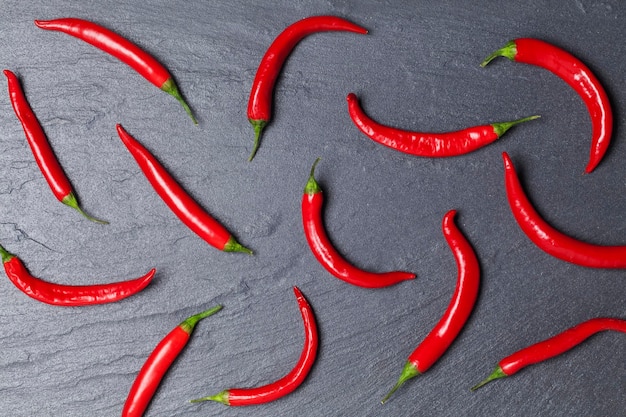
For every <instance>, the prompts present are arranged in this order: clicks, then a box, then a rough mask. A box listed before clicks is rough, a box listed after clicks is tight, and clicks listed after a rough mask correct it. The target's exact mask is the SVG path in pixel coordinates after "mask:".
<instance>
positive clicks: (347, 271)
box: [302, 158, 415, 288]
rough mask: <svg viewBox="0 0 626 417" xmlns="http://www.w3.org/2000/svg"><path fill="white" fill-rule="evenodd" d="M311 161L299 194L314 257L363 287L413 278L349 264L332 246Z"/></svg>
mask: <svg viewBox="0 0 626 417" xmlns="http://www.w3.org/2000/svg"><path fill="white" fill-rule="evenodd" d="M319 160H320V159H319V158H318V159H316V160H315V163H314V164H313V167H311V173H310V175H309V180H308V181H307V183H306V186H305V187H304V194H303V195H302V223H303V226H304V235H305V237H306V240H307V243H308V244H309V247H310V248H311V251H312V252H313V255H314V256H315V259H317V260H318V262H319V263H320V264H321V265H322V266H323V267H324V268H325V269H326V270H327V271H328V272H330V273H331V275H333V276H334V277H336V278H339V279H340V280H342V281H345V282H347V283H349V284H352V285H356V286H359V287H365V288H381V287H387V286H390V285H394V284H397V283H399V282H402V281H406V280H410V279H414V278H415V274H414V273H412V272H404V271H392V272H380V273H377V272H370V271H365V270H363V269H360V268H357V267H356V266H354V265H352V264H350V263H349V262H348V261H347V260H346V259H345V258H344V257H343V256H342V255H341V254H340V253H339V252H338V251H337V250H336V249H335V247H334V246H333V244H332V243H331V242H330V239H329V238H328V235H327V234H326V230H325V228H324V221H323V219H322V205H323V203H324V195H323V193H322V188H321V187H320V186H319V184H318V183H317V181H316V180H315V177H314V172H315V167H316V165H317V163H318V162H319Z"/></svg>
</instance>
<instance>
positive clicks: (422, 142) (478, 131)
mask: <svg viewBox="0 0 626 417" xmlns="http://www.w3.org/2000/svg"><path fill="white" fill-rule="evenodd" d="M346 100H347V101H348V113H349V114H350V118H351V119H352V122H354V124H355V125H356V127H358V128H359V130H360V131H361V132H363V133H364V134H365V135H366V136H368V137H369V138H370V139H372V140H374V141H375V142H378V143H380V144H381V145H385V146H387V147H389V148H391V149H395V150H397V151H400V152H404V153H406V154H409V155H414V156H424V157H437V158H441V157H450V156H457V155H463V154H466V153H469V152H473V151H475V150H477V149H480V148H482V147H484V146H487V145H488V144H490V143H492V142H494V141H495V140H497V139H498V138H500V137H501V136H502V135H503V134H504V133H505V132H506V131H507V130H509V129H510V128H511V127H513V126H515V125H517V124H519V123H523V122H527V121H529V120H534V119H537V118H538V117H539V116H530V117H525V118H523V119H518V120H514V121H510V122H500V123H492V124H488V125H483V126H474V127H470V128H467V129H463V130H459V131H454V132H444V133H425V132H413V131H409V130H402V129H398V128H395V127H390V126H385V125H382V124H380V123H378V122H376V121H374V120H372V119H371V118H370V117H369V116H368V115H367V114H366V113H365V112H364V111H363V109H362V108H361V106H360V104H359V99H358V98H357V96H356V95H355V94H354V93H350V94H348V96H347V97H346Z"/></svg>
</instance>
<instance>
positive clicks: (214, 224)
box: [117, 124, 252, 254]
mask: <svg viewBox="0 0 626 417" xmlns="http://www.w3.org/2000/svg"><path fill="white" fill-rule="evenodd" d="M117 133H118V135H119V137H120V139H122V142H123V143H124V145H126V148H127V149H128V150H129V152H130V153H131V155H132V156H133V158H135V160H136V161H137V164H138V165H139V168H140V169H141V170H142V172H143V173H144V174H145V175H146V178H147V179H148V181H149V182H150V184H152V187H153V188H154V190H155V191H156V192H157V194H158V195H159V196H160V197H161V198H162V199H163V201H164V202H165V203H166V204H167V206H168V207H169V208H170V209H171V210H172V211H173V212H174V214H175V215H176V216H177V217H178V218H179V219H180V220H181V221H182V222H183V223H184V224H185V225H186V226H187V227H189V228H190V229H191V230H192V231H193V232H195V233H196V234H197V235H198V236H200V237H201V238H202V239H204V241H205V242H207V243H208V244H210V245H211V246H213V247H215V248H217V249H219V250H221V251H224V252H244V253H248V254H252V251H251V250H250V249H248V248H246V247H244V246H243V245H241V244H240V243H239V242H237V240H235V238H234V237H233V236H232V235H231V233H230V232H229V231H228V230H226V228H225V227H224V226H222V225H221V224H220V223H219V222H218V221H217V220H215V219H214V218H213V217H212V216H211V215H210V214H209V213H207V212H206V211H205V210H204V209H203V208H202V207H201V206H200V205H199V204H198V203H197V202H196V201H195V200H194V199H193V198H192V197H191V196H190V195H189V194H187V192H186V191H185V190H184V189H183V188H182V187H181V186H180V185H179V184H178V182H176V180H175V179H174V178H173V177H172V176H171V175H170V174H169V173H168V172H167V170H166V169H165V168H164V167H163V165H161V164H160V163H159V161H158V160H157V159H156V158H155V157H154V155H152V154H151V153H150V152H149V151H148V150H147V149H146V148H145V147H144V146H143V145H142V144H141V143H139V142H138V141H137V140H136V139H135V138H133V137H132V136H131V135H130V134H129V133H128V132H127V131H126V130H124V128H123V127H122V126H121V125H119V124H118V125H117Z"/></svg>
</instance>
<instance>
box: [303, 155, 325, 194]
mask: <svg viewBox="0 0 626 417" xmlns="http://www.w3.org/2000/svg"><path fill="white" fill-rule="evenodd" d="M320 159H322V158H321V157H318V158H317V159H316V160H315V162H313V166H312V167H311V173H310V174H309V180H308V181H307V183H306V185H305V186H304V193H305V194H308V195H311V194H317V193H321V192H322V189H321V188H320V186H319V184H318V183H317V181H315V167H316V166H317V164H318V162H319V161H320Z"/></svg>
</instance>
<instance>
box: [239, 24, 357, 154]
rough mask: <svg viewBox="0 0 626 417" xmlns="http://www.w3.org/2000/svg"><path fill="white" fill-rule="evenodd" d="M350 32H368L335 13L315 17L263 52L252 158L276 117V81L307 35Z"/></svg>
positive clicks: (252, 115) (252, 106)
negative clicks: (267, 126) (297, 45)
mask: <svg viewBox="0 0 626 417" xmlns="http://www.w3.org/2000/svg"><path fill="white" fill-rule="evenodd" d="M327 31H346V32H353V33H359V34H363V35H364V34H366V33H367V29H365V28H362V27H361V26H358V25H356V24H354V23H352V22H349V21H347V20H345V19H342V18H340V17H335V16H312V17H307V18H305V19H302V20H299V21H297V22H295V23H293V24H291V25H290V26H288V27H287V28H286V29H285V30H283V32H282V33H280V34H279V35H278V36H277V37H276V39H274V41H273V42H272V44H271V45H270V47H269V48H268V49H267V51H266V52H265V55H263V58H262V59H261V63H260V64H259V68H258V69H257V72H256V75H255V76H254V81H253V83H252V90H251V91H250V98H249V100H248V120H249V121H250V123H251V124H252V127H254V147H253V149H252V153H251V154H250V157H249V158H248V160H249V161H251V160H252V158H254V155H255V154H256V151H257V149H258V147H259V144H260V139H261V132H262V130H263V128H264V127H265V126H266V125H267V124H268V123H269V121H270V119H271V117H272V96H273V94H274V84H275V83H276V79H277V78H278V76H279V75H280V71H281V69H282V67H283V64H284V63H285V60H286V59H287V57H288V56H289V54H290V53H291V51H292V50H293V48H294V47H295V46H296V44H297V43H298V42H300V41H301V40H302V39H303V38H304V37H306V36H307V35H310V34H312V33H315V32H327Z"/></svg>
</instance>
